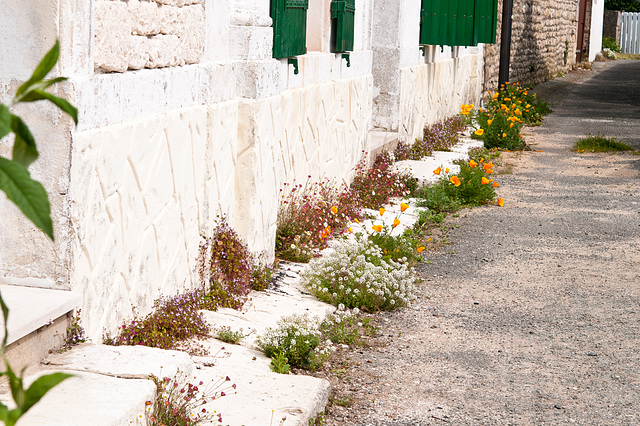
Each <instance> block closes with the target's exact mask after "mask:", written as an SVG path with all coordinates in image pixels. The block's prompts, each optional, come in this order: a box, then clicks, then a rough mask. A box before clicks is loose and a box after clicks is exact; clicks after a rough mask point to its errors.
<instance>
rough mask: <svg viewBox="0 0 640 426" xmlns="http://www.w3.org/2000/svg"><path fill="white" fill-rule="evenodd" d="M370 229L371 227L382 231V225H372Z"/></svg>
mask: <svg viewBox="0 0 640 426" xmlns="http://www.w3.org/2000/svg"><path fill="white" fill-rule="evenodd" d="M371 229H373V230H374V231H376V232H380V231H382V225H373V226H372V227H371Z"/></svg>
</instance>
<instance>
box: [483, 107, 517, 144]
mask: <svg viewBox="0 0 640 426" xmlns="http://www.w3.org/2000/svg"><path fill="white" fill-rule="evenodd" d="M476 120H477V123H478V126H479V129H478V130H476V131H475V132H474V133H473V135H472V137H473V138H474V139H480V140H481V141H483V142H484V147H485V148H488V149H490V148H500V149H506V150H512V151H516V150H521V149H524V147H525V146H526V145H525V143H524V141H523V140H522V135H521V134H520V131H521V129H522V123H521V120H519V119H518V117H517V116H515V115H508V114H507V113H506V111H505V110H500V109H498V110H495V111H492V112H489V111H487V110H483V111H480V112H478V114H477V116H476Z"/></svg>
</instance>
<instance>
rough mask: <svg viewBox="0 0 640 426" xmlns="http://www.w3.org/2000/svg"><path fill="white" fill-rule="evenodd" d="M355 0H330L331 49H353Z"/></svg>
mask: <svg viewBox="0 0 640 426" xmlns="http://www.w3.org/2000/svg"><path fill="white" fill-rule="evenodd" d="M355 13H356V0H334V1H332V2H331V21H332V22H331V24H332V25H331V51H332V52H350V51H352V50H353V37H354V22H355Z"/></svg>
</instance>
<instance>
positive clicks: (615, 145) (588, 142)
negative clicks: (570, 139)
mask: <svg viewBox="0 0 640 426" xmlns="http://www.w3.org/2000/svg"><path fill="white" fill-rule="evenodd" d="M573 149H574V151H579V152H583V151H591V152H615V151H633V147H631V146H629V145H627V144H626V143H624V142H620V141H618V140H616V138H607V137H604V136H600V135H595V136H594V135H589V136H586V137H584V138H582V139H580V140H579V141H577V142H576V144H575V146H574V148H573Z"/></svg>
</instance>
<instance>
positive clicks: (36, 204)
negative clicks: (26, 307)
mask: <svg viewBox="0 0 640 426" xmlns="http://www.w3.org/2000/svg"><path fill="white" fill-rule="evenodd" d="M59 55H60V43H59V42H58V41H57V40H56V43H55V44H54V46H53V47H52V48H51V50H50V51H49V52H48V53H47V54H46V55H45V56H44V58H43V59H42V61H41V62H40V63H39V64H38V66H37V67H36V69H35V71H34V72H33V74H32V75H31V77H30V78H29V79H28V80H27V81H26V82H24V83H23V84H22V85H21V86H20V87H19V88H18V90H17V92H16V94H15V96H14V98H13V100H12V101H11V102H10V104H9V105H8V106H7V105H5V104H3V103H0V139H2V138H4V137H5V136H7V135H9V134H10V133H14V135H15V138H14V142H13V150H12V158H11V159H8V158H5V157H2V156H0V190H2V191H4V193H5V194H6V195H7V198H8V199H9V200H10V201H12V202H13V203H14V204H15V205H16V206H17V207H18V208H19V209H20V210H21V211H22V213H23V214H24V215H25V216H26V217H27V218H28V219H29V220H30V221H31V222H32V223H33V224H34V225H36V226H37V227H38V228H39V229H40V230H42V232H44V233H45V234H46V235H47V236H48V237H49V238H51V240H53V224H52V222H51V206H50V204H49V197H48V195H47V192H46V191H45V189H44V187H43V186H42V184H41V183H40V182H38V181H36V180H33V179H31V175H30V174H29V171H28V170H27V169H28V167H29V166H30V165H31V164H32V163H33V162H34V161H35V160H36V159H37V158H38V155H39V154H38V150H37V147H36V143H35V139H34V137H33V135H32V134H31V131H30V130H29V128H28V127H27V125H26V124H25V123H24V121H22V119H21V118H20V117H18V116H17V115H14V114H12V113H11V112H10V108H11V107H12V106H14V105H16V104H19V103H25V102H35V101H39V100H48V101H50V102H51V103H53V104H54V105H56V106H57V107H58V108H60V109H61V110H62V111H64V112H66V113H67V114H69V115H70V116H71V117H72V118H73V120H74V122H75V123H76V124H78V111H77V109H76V108H75V107H74V106H72V105H71V104H70V103H69V102H68V101H66V100H65V99H62V98H59V97H57V96H54V95H52V94H51V93H49V92H47V89H48V88H49V87H50V86H52V85H54V84H56V83H59V82H62V81H64V80H66V78H64V77H57V78H53V79H50V80H44V78H45V77H46V76H47V74H49V72H50V71H51V70H52V69H53V67H54V66H55V64H56V63H57V62H58V57H59ZM0 306H1V308H2V315H3V317H4V338H3V340H2V346H1V347H0V355H4V351H5V347H6V344H7V335H8V334H7V319H8V316H9V309H8V307H7V305H6V304H5V302H4V300H3V299H2V296H0ZM4 362H5V366H6V368H7V370H6V371H4V372H2V373H0V376H6V377H7V379H8V381H9V387H10V389H11V396H12V398H13V400H14V402H15V404H16V407H15V408H13V409H11V410H10V409H9V408H8V407H7V406H6V405H4V404H2V403H0V421H3V422H4V423H5V425H7V426H13V425H15V424H16V422H17V421H18V419H20V417H21V416H22V415H23V414H24V413H26V412H27V411H28V410H29V409H31V407H33V406H34V405H35V404H36V403H37V402H38V401H40V399H41V398H42V397H43V396H44V395H45V394H46V393H47V392H48V391H49V390H51V389H52V388H53V387H55V386H56V385H58V384H59V383H61V382H62V381H64V380H66V379H68V378H69V377H72V375H70V374H66V373H52V374H47V375H44V376H41V377H39V378H38V379H37V380H35V381H34V382H33V383H32V384H31V385H30V386H29V387H28V388H27V389H25V388H24V383H23V379H22V374H20V375H18V374H16V373H15V372H14V371H13V369H12V368H11V366H10V365H9V362H8V361H7V360H6V358H5V360H4Z"/></svg>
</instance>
